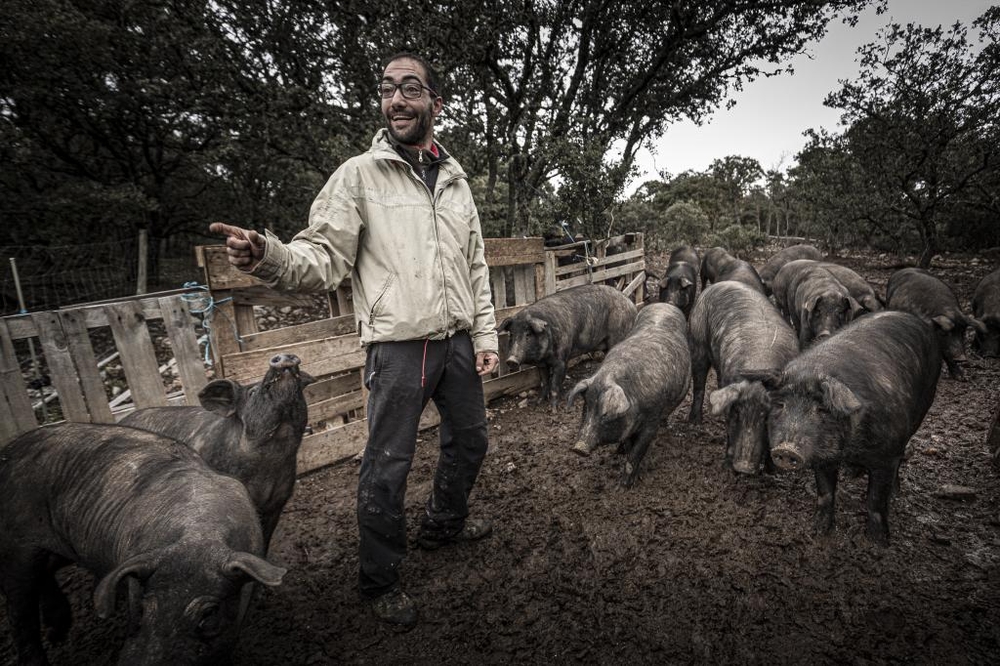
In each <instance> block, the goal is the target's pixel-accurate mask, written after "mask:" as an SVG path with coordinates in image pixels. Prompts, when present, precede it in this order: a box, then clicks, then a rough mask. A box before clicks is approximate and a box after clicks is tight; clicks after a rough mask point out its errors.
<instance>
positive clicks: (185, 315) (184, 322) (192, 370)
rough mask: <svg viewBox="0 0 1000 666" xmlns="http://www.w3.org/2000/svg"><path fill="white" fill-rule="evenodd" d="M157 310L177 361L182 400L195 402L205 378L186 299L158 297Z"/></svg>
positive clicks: (192, 319) (203, 363)
mask: <svg viewBox="0 0 1000 666" xmlns="http://www.w3.org/2000/svg"><path fill="white" fill-rule="evenodd" d="M160 311H161V312H162V313H163V326H164V328H166V330H167V337H168V338H169V339H170V349H171V351H172V352H173V354H174V359H176V361H177V374H178V375H179V376H180V378H181V386H183V387H184V396H185V402H187V404H189V405H198V404H199V402H198V392H199V391H201V390H202V389H203V388H205V385H206V384H208V379H207V378H206V377H205V361H204V360H203V359H202V356H201V352H200V350H199V349H198V338H197V336H195V333H194V327H195V323H196V321H195V319H194V317H193V316H192V315H191V310H190V308H189V307H188V302H187V301H185V300H184V299H183V298H182V297H180V296H168V297H166V298H161V299H160Z"/></svg>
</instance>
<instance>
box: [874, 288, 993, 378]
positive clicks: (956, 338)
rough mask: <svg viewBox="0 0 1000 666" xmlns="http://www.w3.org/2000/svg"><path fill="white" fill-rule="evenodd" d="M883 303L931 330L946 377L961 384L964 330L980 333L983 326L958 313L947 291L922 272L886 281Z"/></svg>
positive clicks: (950, 290)
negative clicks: (939, 347) (921, 321)
mask: <svg viewBox="0 0 1000 666" xmlns="http://www.w3.org/2000/svg"><path fill="white" fill-rule="evenodd" d="M885 300H886V306H887V307H888V308H889V309H890V310H902V311H904V312H909V313H911V314H915V315H916V316H918V317H920V319H921V320H923V321H924V323H926V324H928V325H930V326H933V327H934V330H935V331H936V332H937V335H938V341H939V344H940V345H941V352H942V355H943V356H944V361H945V363H946V364H947V365H948V374H949V375H951V377H952V379H958V380H964V379H965V373H964V372H963V371H962V367H961V366H960V365H959V363H962V362H964V361H965V330H966V329H967V328H968V327H969V326H970V325H972V326H973V327H974V328H975V329H976V330H977V331H984V330H985V326H983V324H982V323H981V322H979V321H977V320H975V319H973V318H971V317H967V316H966V315H965V314H963V313H962V310H961V308H960V307H959V305H958V298H957V297H956V296H955V292H954V291H952V289H951V287H949V286H948V285H946V284H945V283H944V282H942V281H941V280H940V279H938V278H937V277H935V276H933V275H931V274H930V273H929V272H927V271H925V270H924V269H922V268H902V269H900V270H898V271H896V272H895V273H893V274H892V275H891V276H890V277H889V283H888V284H887V285H886V288H885Z"/></svg>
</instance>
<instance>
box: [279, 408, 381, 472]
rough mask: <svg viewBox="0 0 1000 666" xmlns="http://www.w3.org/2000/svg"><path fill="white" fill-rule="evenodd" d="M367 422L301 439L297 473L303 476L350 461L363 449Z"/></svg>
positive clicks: (349, 424) (366, 434)
mask: <svg viewBox="0 0 1000 666" xmlns="http://www.w3.org/2000/svg"><path fill="white" fill-rule="evenodd" d="M367 441H368V421H354V422H352V423H348V424H346V425H343V426H339V427H336V428H330V429H328V430H324V431H323V432H318V433H316V434H315V435H308V436H307V437H303V438H302V444H301V446H299V455H298V459H297V471H298V473H299V474H305V473H306V472H311V471H313V470H317V469H319V468H321V467H326V466H327V465H333V464H336V463H340V462H344V461H346V460H351V459H353V458H354V457H355V456H357V455H358V453H360V452H361V451H363V450H364V448H365V443H366V442H367Z"/></svg>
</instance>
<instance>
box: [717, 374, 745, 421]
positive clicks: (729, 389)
mask: <svg viewBox="0 0 1000 666" xmlns="http://www.w3.org/2000/svg"><path fill="white" fill-rule="evenodd" d="M746 386H747V382H745V381H743V382H737V383H735V384H730V385H729V386H724V387H722V388H720V389H719V390H718V391H712V392H711V393H710V394H709V396H708V402H709V404H710V405H712V414H713V415H715V416H718V415H719V414H721V413H723V412H724V411H726V410H727V409H729V407H730V406H731V405H732V404H733V403H734V402H736V400H737V399H738V398H739V397H740V390H741V389H743V388H745V387H746Z"/></svg>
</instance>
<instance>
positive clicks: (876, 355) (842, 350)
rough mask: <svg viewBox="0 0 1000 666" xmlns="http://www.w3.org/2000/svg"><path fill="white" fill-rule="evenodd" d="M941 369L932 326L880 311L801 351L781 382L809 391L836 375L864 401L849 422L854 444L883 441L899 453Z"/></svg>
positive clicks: (928, 402) (902, 314)
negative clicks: (850, 422)
mask: <svg viewBox="0 0 1000 666" xmlns="http://www.w3.org/2000/svg"><path fill="white" fill-rule="evenodd" d="M940 372H941V351H940V348H939V346H938V343H937V339H936V336H935V334H934V332H933V331H932V330H931V328H930V327H928V326H927V325H925V324H924V323H923V322H922V321H921V320H920V319H919V318H918V317H915V316H913V315H911V314H909V313H906V312H896V311H883V312H877V313H873V314H867V315H864V316H862V317H860V318H859V319H857V320H856V321H854V322H853V323H851V324H850V325H849V326H847V327H846V328H844V329H843V330H842V331H840V332H839V333H838V334H837V335H835V336H833V337H831V338H829V339H827V340H824V341H823V342H821V343H819V344H817V345H815V346H813V347H811V348H810V349H808V350H807V351H804V352H803V353H802V354H801V355H800V356H798V357H796V358H795V359H793V360H792V361H791V362H790V363H789V364H788V365H787V366H786V368H785V373H784V377H785V379H784V383H785V384H786V385H787V386H790V387H793V388H792V389H791V390H792V391H795V390H802V391H806V392H809V391H814V390H815V389H816V386H817V385H818V383H819V382H820V380H821V378H822V377H823V376H830V377H833V378H835V379H837V380H839V381H840V382H841V383H843V384H844V385H846V386H847V387H848V388H849V389H850V390H851V391H852V392H853V393H854V395H855V396H856V397H857V399H858V401H859V402H860V403H861V405H862V409H861V411H860V413H859V415H858V418H857V419H856V421H855V422H854V423H853V424H852V435H851V439H852V440H853V443H854V445H855V448H862V447H865V446H869V447H880V446H882V447H887V448H888V449H891V450H892V451H893V452H894V454H901V452H902V448H903V447H904V446H905V445H906V442H907V441H908V440H909V438H910V436H911V435H912V434H913V433H914V432H915V431H916V430H917V428H919V427H920V423H921V422H922V421H923V417H924V415H925V414H926V413H927V410H928V409H929V408H930V406H931V403H932V402H933V401H934V394H935V391H936V389H937V381H938V377H939V375H940ZM865 440H870V441H869V442H868V444H866V443H865Z"/></svg>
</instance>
